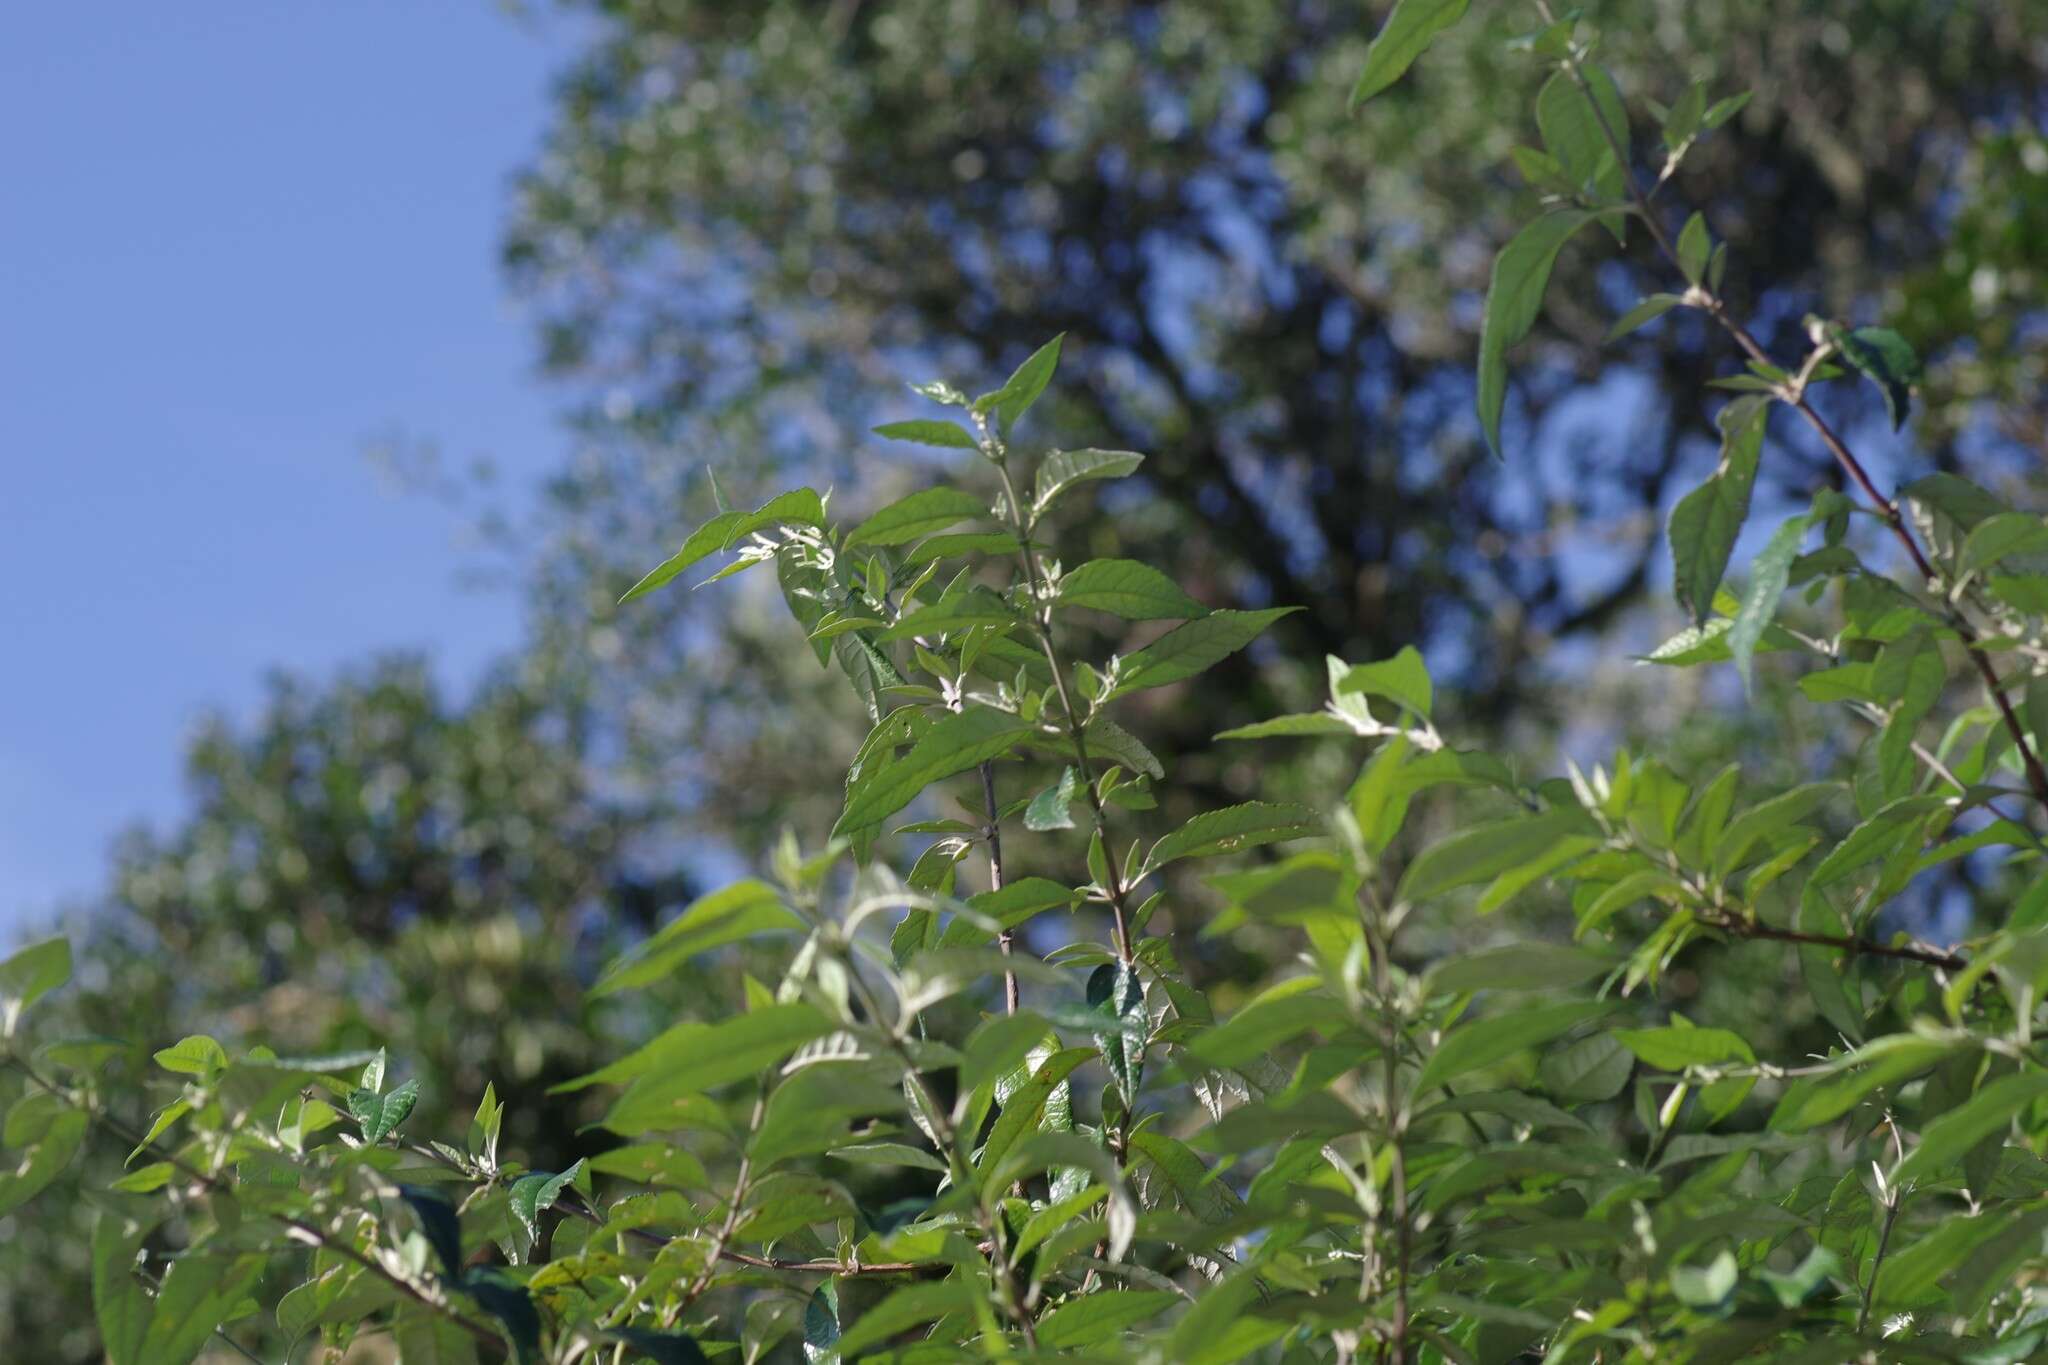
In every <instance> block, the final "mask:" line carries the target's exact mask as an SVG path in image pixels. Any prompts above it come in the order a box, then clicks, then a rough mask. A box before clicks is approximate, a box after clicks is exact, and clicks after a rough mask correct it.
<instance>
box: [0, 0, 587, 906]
mask: <svg viewBox="0 0 2048 1365" xmlns="http://www.w3.org/2000/svg"><path fill="white" fill-rule="evenodd" d="M566 36H567V35H565V33H564V32H563V31H562V28H561V26H560V23H559V21H557V22H555V23H553V24H552V25H550V24H549V23H546V22H536V21H527V20H515V19H512V18H508V17H507V15H506V14H505V13H504V12H503V11H502V10H500V9H499V8H498V7H497V6H495V5H493V4H491V3H490V2H489V0H435V3H431V4H421V3H418V2H417V0H349V2H348V3H346V4H342V3H327V4H282V5H281V4H274V3H260V2H259V0H236V2H235V3H225V2H224V3H213V4H202V5H162V4H144V3H139V2H138V0H127V2H126V3H114V4H103V5H41V6H30V7H27V8H24V9H20V10H18V11H17V12H15V13H14V14H13V15H12V16H11V17H10V20H9V24H8V41H7V42H6V43H4V44H0V129H4V131H0V175H4V179H5V183H6V185H7V190H6V192H5V194H4V195H0V262H4V263H5V264H4V267H0V375H4V378H0V641H4V645H0V717H4V719H0V931H4V930H5V929H7V928H9V927H11V926H19V925H20V924H23V923H33V922H35V921H38V920H43V919H45V918H47V916H48V915H49V914H50V912H51V911H52V910H54V909H55V908H56V907H57V905H58V904H59V903H60V901H63V900H65V899H67V898H77V897H81V896H84V895H86V894H88V893H90V892H91V891H93V890H94V889H95V888H96V887H97V886H98V885H99V882H100V877H101V873H102V869H103V867H104V859H105V852H106V849H107V846H108V844H109V842H110V840H111V838H112V837H113V835H114V834H115V833H116V832H117V831H118V830H120V829H121V828H122V827H124V826H125V825H127V824H129V823H131V822H133V821H135V820H138V819H152V820H158V821H162V820H166V819H169V818H172V817H174V816H175V815H176V814H177V812H178V810H179V808H180V800H181V798H180V792H179V782H178V772H179V762H180V749H181V743H182V740H183V738H184V736H185V735H186V734H187V733H188V731H189V729H190V727H191V725H192V723H193V721H194V720H195V718H196V717H198V716H199V715H200V714H201V713H202V712H203V711H205V710H207V709H208V708H214V707H222V708H226V709H228V710H229V711H231V712H234V711H246V710H248V709H249V708H250V707H251V706H252V705H253V704H254V703H255V701H256V700H257V698H258V697H259V695H260V689H261V680H262V677H263V675H264V673H265V671H266V670H268V669H270V668H272V667H279V666H282V667H287V668H292V669H301V670H310V671H314V672H325V671H328V670H330V669H332V668H333V667H335V666H336V665H338V664H340V663H343V662H345V661H348V660H351V659H358V658H360V657H362V656H363V655H364V654H365V653H367V652H370V651H372V650H375V649H379V648H422V649H424V648H431V651H432V653H433V656H434V657H435V659H436V660H437V661H438V662H439V664H440V666H441V668H442V672H443V675H444V676H445V677H447V678H449V679H451V680H454V681H457V682H459V681H461V680H462V679H465V678H467V677H470V676H472V675H473V674H474V673H475V671H476V669H477V667H478V665H479V664H480V663H481V662H482V661H483V660H484V659H486V658H487V657H489V655H490V654H491V653H493V652H494V651H496V650H497V649H500V648H502V647H504V646H506V645H509V644H511V643H513V642H514V641H515V639H516V637H517V629H518V627H517V621H516V607H515V604H514V602H513V601H512V600H511V598H510V597H509V596H508V595H504V594H499V595H488V594H478V593H476V592H471V591H465V590H464V589H463V588H462V587H461V586H460V585H459V584H458V583H457V581H456V580H457V573H458V570H459V569H460V567H461V566H462V565H463V564H464V563H465V562H466V561H467V558H468V557H467V556H466V554H465V552H464V549H463V547H462V544H461V540H460V535H459V532H460V526H459V523H458V519H457V518H456V517H455V516H453V515H452V514H451V513H450V512H448V511H447V510H446V509H444V508H442V507H440V506H438V505H436V504H435V503H433V502H431V501H429V500H427V499H424V498H421V497H418V496H414V495H408V494H405V493H402V492H400V491H398V490H396V489H395V488H394V487H393V486H392V483H391V481H390V480H389V479H387V478H383V477H381V476H380V475H379V473H378V471H377V469H376V467H375V466H374V464H373V463H372V462H371V461H370V460H369V459H368V458H366V453H365V452H366V450H367V449H368V447H369V446H370V445H371V444H373V443H374V442H375V441H376V440H377V439H378V438H380V437H384V436H387V435H389V434H390V433H393V432H403V433H405V434H406V435H408V436H409V437H412V438H416V439H423V440H431V441H434V442H436V443H438V444H439V446H440V447H441V449H442V451H443V452H444V454H445V456H446V457H447V458H448V459H449V460H450V461H451V462H455V463H463V462H467V461H468V460H469V459H470V458H472V457H476V456H487V457H489V458H491V459H493V460H494V461H496V462H497V463H498V465H499V466H500V468H501V470H502V471H503V474H504V477H505V479H506V481H507V482H508V484H510V485H511V486H512V487H514V488H518V487H522V486H526V485H530V484H531V483H532V482H533V481H534V479H535V478H536V477H537V476H538V475H539V474H540V473H542V472H543V471H544V470H545V469H546V468H547V466H548V465H549V464H550V463H552V462H553V461H554V460H555V459H557V458H558V457H559V454H560V452H561V451H562V449H563V447H564V438H563V436H562V433H561V431H560V429H559V427H558V426H557V425H556V423H555V420H554V416H553V413H554V405H553V401H552V398H551V395H550V394H549V393H548V392H547V390H545V389H544V388H543V387H542V386H541V385H540V384H539V383H538V382H537V381H536V379H535V377H534V373H533V358H534V348H533V344H532V333H531V331H530V329H529V328H528V326H527V325H526V324H525V322H524V321H523V320H522V319H521V317H520V316H519V314H518V312H517V310H516V309H515V308H514V307H513V306H512V304H511V303H510V302H509V300H508V299H507V297H506V294H505V291H504V290H503V288H502V287H501V283H500V280H499V278H498V275H497V270H496V265H495V244H496V237H497V233H498V230H499V227H500V225H501V223H502V222H503V219H504V215H505V212H506V207H507V204H508V195H509V186H510V179H511V175H512V173H513V171H514V170H515V169H516V168H517V166H518V165H519V164H520V163H521V162H522V161H523V160H524V159H525V158H526V157H527V156H528V155H530V154H531V152H532V151H533V149H534V148H535V146H536V145H537V141H538V138H539V134H540V129H541V127H542V124H543V121H544V119H545V116H546V98H547V91H548V83H549V79H550V76H551V74H552V72H553V71H554V69H555V68H556V66H557V64H558V63H559V62H560V60H561V59H562V57H563V55H564V54H565V53H566V52H567V51H568V50H569V45H568V44H567V43H566V41H565V38H566Z"/></svg>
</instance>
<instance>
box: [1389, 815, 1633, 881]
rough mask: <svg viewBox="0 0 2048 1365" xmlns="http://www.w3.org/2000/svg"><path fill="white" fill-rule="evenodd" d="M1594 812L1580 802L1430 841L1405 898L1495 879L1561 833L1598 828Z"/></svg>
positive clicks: (1411, 871) (1411, 870)
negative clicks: (1580, 807)
mask: <svg viewBox="0 0 2048 1365" xmlns="http://www.w3.org/2000/svg"><path fill="white" fill-rule="evenodd" d="M1598 832H1599V829H1598V826H1596V825H1595V824H1594V823H1593V821H1592V818H1591V817H1590V816H1588V815H1587V814H1586V813H1585V812H1584V811H1582V810H1580V809H1578V808H1577V807H1575V806H1559V807H1557V808H1555V809H1552V810H1547V811H1543V812H1541V813H1540V814H1536V815H1520V816H1514V817H1511V818H1509V819H1506V820H1498V821H1495V822H1493V823H1491V824H1485V825H1475V826H1473V827H1472V828H1470V829H1467V830H1464V831H1462V832H1461V833H1458V834H1453V835H1452V836H1450V837H1449V838H1448V839H1444V840H1442V841H1441V842H1438V843H1435V844H1432V845H1430V846H1429V847H1428V848H1426V849H1424V850H1423V851H1422V852H1421V853H1420V854H1418V855H1416V858H1415V860H1414V861H1413V862H1411V863H1409V864H1408V869H1407V871H1406V872H1404V873H1403V874H1402V876H1401V883H1400V887H1399V895H1400V897H1401V898H1402V899H1403V900H1409V901H1419V900H1427V899H1428V898H1430V897H1431V896H1440V895H1442V894H1443V893H1444V892H1446V891H1450V890H1453V889H1455V888H1457V887H1460V886H1470V885H1471V884H1472V883H1474V882H1482V881H1489V880H1491V879H1492V878H1494V877H1497V876H1499V875H1500V874H1501V873H1503V872H1506V871H1508V870H1509V869H1510V868H1513V867H1515V866H1517V865H1519V864H1521V863H1523V862H1526V861H1529V860H1532V859H1535V858H1539V857H1541V856H1543V855H1544V854H1545V853H1547V852H1549V850H1550V848H1551V847H1552V845H1554V844H1555V843H1557V842H1558V841H1559V840H1561V839H1565V838H1570V837H1572V836H1575V835H1586V834H1597V833H1598Z"/></svg>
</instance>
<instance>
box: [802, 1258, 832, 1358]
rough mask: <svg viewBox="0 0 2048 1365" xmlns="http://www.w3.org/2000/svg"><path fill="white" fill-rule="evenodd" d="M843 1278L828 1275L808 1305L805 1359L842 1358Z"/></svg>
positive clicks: (805, 1308)
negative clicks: (840, 1333) (841, 1302)
mask: <svg viewBox="0 0 2048 1365" xmlns="http://www.w3.org/2000/svg"><path fill="white" fill-rule="evenodd" d="M838 1347H839V1281H838V1280H835V1279H827V1280H825V1281H823V1282H822V1283H820V1284H819V1285H818V1287H817V1288H816V1289H815V1290H813V1291H812V1292H811V1297H810V1301H809V1302H808V1303H806V1304H805V1305H804V1359H805V1361H807V1362H808V1363H809V1365H823V1362H827V1361H837V1360H838V1359H839V1351H838Z"/></svg>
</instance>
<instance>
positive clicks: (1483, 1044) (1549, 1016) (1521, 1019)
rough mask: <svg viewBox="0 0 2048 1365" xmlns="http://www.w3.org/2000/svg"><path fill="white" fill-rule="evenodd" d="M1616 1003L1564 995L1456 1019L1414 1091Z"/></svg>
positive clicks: (1543, 1039)
mask: <svg viewBox="0 0 2048 1365" xmlns="http://www.w3.org/2000/svg"><path fill="white" fill-rule="evenodd" d="M1614 1008H1615V1003H1614V1002H1612V1001H1606V1000H1567V1001H1563V1002H1561V1003H1558V1004H1554V1005H1531V1006H1527V1007H1524V1008H1521V1009H1517V1010H1512V1011H1510V1012H1508V1013H1506V1014H1497V1015H1494V1016H1492V1017H1490V1018H1486V1019H1476V1020H1474V1021H1472V1022H1471V1023H1469V1024H1460V1025H1459V1026H1458V1027H1457V1028H1454V1029H1452V1030H1451V1031H1450V1032H1449V1033H1447V1034H1445V1035H1444V1038H1443V1041H1442V1042H1441V1043H1439V1044H1437V1047H1436V1050H1435V1051H1434V1052H1432V1053H1430V1055H1429V1059H1428V1060H1427V1061H1426V1062H1424V1063H1423V1066H1422V1073H1421V1074H1420V1075H1419V1076H1417V1077H1416V1078H1415V1093H1417V1094H1421V1093H1423V1092H1424V1091H1427V1090H1432V1089H1434V1088H1436V1087H1437V1086H1440V1085H1443V1084H1444V1083H1445V1082H1447V1081H1454V1080H1456V1079H1457V1078H1458V1077H1460V1076H1462V1075H1464V1074H1465V1073H1466V1072H1468V1071H1476V1070H1478V1069H1479V1068H1480V1067H1482V1066H1491V1065H1492V1064H1493V1063H1495V1062H1498V1061H1500V1060H1502V1059H1503V1058H1507V1057H1512V1056H1514V1055H1515V1054H1516V1053H1518V1052H1526V1051H1528V1050H1529V1049H1530V1048H1533V1047H1540V1046H1542V1045H1543V1044H1544V1043H1547V1042H1549V1041H1550V1040H1551V1039H1552V1038H1555V1037H1557V1036H1558V1035H1559V1034H1563V1033H1569V1032H1570V1031H1571V1030H1573V1029H1575V1028H1577V1027H1578V1026H1579V1025H1580V1024H1583V1023H1585V1022H1586V1021H1587V1020H1589V1019H1597V1018H1599V1017H1600V1016H1601V1015H1603V1014H1606V1013H1607V1012H1609V1011H1610V1010H1612V1009H1614Z"/></svg>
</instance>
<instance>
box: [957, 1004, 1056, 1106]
mask: <svg viewBox="0 0 2048 1365" xmlns="http://www.w3.org/2000/svg"><path fill="white" fill-rule="evenodd" d="M1051 1032H1052V1027H1051V1025H1049V1024H1047V1023H1046V1022H1045V1019H1044V1018H1043V1017H1042V1016H1040V1015H1038V1014H1034V1013H1033V1012H1032V1011H1030V1010H1019V1011H1018V1012H1017V1013H1015V1014H998V1015H996V1016H994V1017H993V1018H990V1019H985V1020H983V1021H982V1022H981V1025H980V1026H979V1027H978V1028H976V1029H975V1030H974V1032H973V1033H971V1034H969V1035H968V1036H967V1044H966V1046H965V1047H964V1048H963V1049H962V1050H961V1059H960V1073H959V1074H960V1090H961V1092H962V1093H971V1092H973V1091H975V1090H978V1089H980V1088H981V1087H982V1086H983V1085H986V1084H988V1083H990V1082H992V1081H994V1080H996V1079H998V1078H999V1077H1002V1076H1007V1075H1009V1074H1010V1073H1011V1072H1012V1071H1014V1070H1016V1069H1017V1068H1018V1067H1019V1066H1021V1065H1022V1064H1023V1062H1024V1059H1025V1058H1026V1057H1027V1056H1028V1055H1030V1052H1031V1049H1032V1048H1034V1047H1037V1046H1038V1045H1039V1044H1040V1043H1042V1042H1044V1041H1045V1040H1046V1037H1047V1035H1049V1034H1050V1033H1051Z"/></svg>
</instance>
